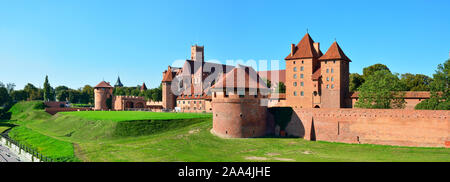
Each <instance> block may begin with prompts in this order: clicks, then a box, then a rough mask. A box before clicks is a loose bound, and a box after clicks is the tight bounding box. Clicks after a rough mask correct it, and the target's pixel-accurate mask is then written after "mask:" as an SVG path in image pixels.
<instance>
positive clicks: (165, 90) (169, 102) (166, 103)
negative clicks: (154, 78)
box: [162, 66, 176, 110]
mask: <svg viewBox="0 0 450 182" xmlns="http://www.w3.org/2000/svg"><path fill="white" fill-rule="evenodd" d="M174 76H175V73H174V72H173V71H172V67H171V66H168V68H167V70H166V71H164V72H163V79H162V102H163V108H164V109H166V110H173V109H175V106H176V97H175V94H173V92H172V90H171V89H172V88H171V87H172V80H173V78H174Z"/></svg>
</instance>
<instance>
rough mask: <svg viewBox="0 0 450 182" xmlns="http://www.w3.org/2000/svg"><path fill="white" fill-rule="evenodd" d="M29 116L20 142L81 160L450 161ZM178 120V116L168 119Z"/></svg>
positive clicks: (201, 127) (158, 126) (394, 150)
mask: <svg viewBox="0 0 450 182" xmlns="http://www.w3.org/2000/svg"><path fill="white" fill-rule="evenodd" d="M22 104H28V103H22ZM16 108H25V106H17V107H16ZM27 108H30V107H27ZM31 108H32V107H31ZM26 112H28V114H25V113H16V114H17V115H18V116H17V117H16V116H14V117H16V118H25V119H26V120H17V121H14V123H16V124H19V125H20V127H16V128H18V129H17V130H16V128H14V129H13V131H14V130H16V131H14V132H16V133H17V136H21V137H16V138H17V139H20V140H22V141H26V142H29V143H30V144H33V145H34V146H36V147H39V149H40V150H42V152H44V151H46V153H45V154H44V155H52V156H72V155H74V156H76V158H78V159H80V160H81V161H195V162H197V161H224V162H225V161H227V162H241V161H261V162H266V161H270V162H275V161H336V162H338V161H445V162H450V149H446V148H419V147H396V146H382V145H367V144H343V143H331V142H320V141H316V142H314V141H307V140H303V139H300V138H247V139H222V138H219V137H216V136H214V135H212V134H211V133H210V130H211V128H212V115H211V114H187V113H151V112H131V111H129V112H67V113H61V114H57V115H55V116H49V115H45V113H42V112H43V111H41V110H27V111H26ZM19 116H20V117H19ZM112 116H117V118H114V117H112ZM195 116H197V117H196V118H195ZM174 117H178V118H177V119H174V120H168V119H169V118H174ZM130 118H134V119H135V120H139V121H130V120H131V119H130ZM186 118H189V119H186ZM117 121H121V122H117ZM13 131H11V132H13ZM44 138H46V139H44ZM46 141H49V142H46ZM70 147H73V148H70Z"/></svg>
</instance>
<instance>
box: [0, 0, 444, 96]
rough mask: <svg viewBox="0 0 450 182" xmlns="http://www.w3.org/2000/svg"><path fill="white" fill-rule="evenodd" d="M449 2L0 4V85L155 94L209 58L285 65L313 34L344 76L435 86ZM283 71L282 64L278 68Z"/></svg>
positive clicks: (92, 0) (95, 0) (35, 0)
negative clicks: (417, 76)
mask: <svg viewBox="0 0 450 182" xmlns="http://www.w3.org/2000/svg"><path fill="white" fill-rule="evenodd" d="M449 9H450V1H448V0H442V1H430V0H422V1H415V0H409V1H391V0H389V1H375V2H370V3H369V2H367V1H282V0H278V1H250V0H246V1H242V0H239V1H238V0H236V1H233V0H204V1H197V0H180V1H168V0H161V1H150V0H144V1H131V0H130V1H113V0H108V1H100V0H86V1H82V0H71V1H69V0H68V1H57V0H55V1H44V0H30V1H22V0H17V1H9V0H5V1H3V0H0V81H1V82H3V83H9V82H12V83H15V84H16V85H17V87H16V89H22V88H23V86H24V85H25V84H26V83H32V84H34V85H36V86H38V87H42V84H43V81H44V77H45V75H46V74H47V75H48V76H49V80H50V84H51V85H52V86H53V87H55V86H58V85H67V86H69V87H71V88H79V87H82V86H83V85H85V84H90V85H96V84H97V83H98V82H100V81H102V80H103V79H105V80H106V81H110V82H112V83H113V84H114V82H115V81H116V78H117V74H118V73H119V74H120V77H121V79H122V82H123V83H124V84H125V85H126V86H135V85H138V84H142V82H145V83H146V84H147V86H148V87H156V86H158V85H159V83H160V80H161V78H162V71H163V70H164V69H166V68H167V66H168V65H169V64H172V62H173V61H175V60H178V59H186V58H189V56H190V46H191V45H192V44H195V43H197V44H200V45H204V46H205V57H206V59H207V60H209V59H217V60H220V61H222V62H225V60H227V59H234V60H235V59H242V60H244V61H245V60H248V59H254V60H260V59H264V60H283V59H284V57H285V56H287V55H288V54H289V51H290V50H289V49H290V44H291V43H295V44H297V43H298V41H299V40H300V39H301V38H302V37H303V35H304V34H305V33H306V29H307V28H308V29H309V33H310V34H311V36H312V38H313V39H314V41H316V42H320V43H321V49H322V51H323V52H325V51H326V50H327V49H328V47H329V46H330V45H331V43H332V42H333V41H334V39H335V38H336V39H337V41H338V43H339V44H340V45H341V47H342V48H343V50H344V52H345V53H346V54H347V56H348V57H350V59H352V61H353V62H352V63H351V64H350V72H353V73H354V72H357V73H361V72H362V68H364V67H366V66H369V65H372V64H375V63H382V64H386V65H387V66H388V67H389V68H390V69H391V71H393V72H397V73H405V72H410V73H422V74H426V75H429V76H431V75H432V74H433V73H434V71H435V69H436V66H437V65H438V64H440V63H443V62H444V61H445V60H446V59H447V58H448V57H449V51H450V13H449ZM281 68H284V63H283V64H282V65H281Z"/></svg>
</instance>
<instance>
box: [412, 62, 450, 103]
mask: <svg viewBox="0 0 450 182" xmlns="http://www.w3.org/2000/svg"><path fill="white" fill-rule="evenodd" d="M449 86H450V59H448V60H447V61H445V62H444V64H439V65H438V68H437V70H436V73H435V74H433V81H432V82H431V83H430V90H431V92H430V94H431V96H430V99H427V100H424V101H422V102H420V103H419V104H417V105H416V107H415V109H431V110H450V100H449V99H450V89H449Z"/></svg>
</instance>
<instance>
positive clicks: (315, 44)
mask: <svg viewBox="0 0 450 182" xmlns="http://www.w3.org/2000/svg"><path fill="white" fill-rule="evenodd" d="M314 49H315V50H316V52H317V54H319V52H320V44H319V43H318V42H314Z"/></svg>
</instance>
